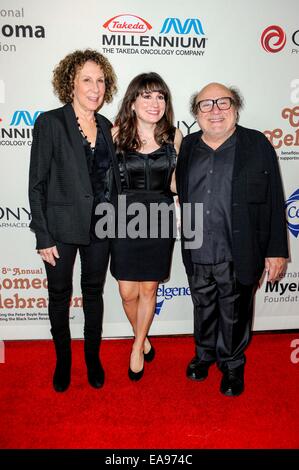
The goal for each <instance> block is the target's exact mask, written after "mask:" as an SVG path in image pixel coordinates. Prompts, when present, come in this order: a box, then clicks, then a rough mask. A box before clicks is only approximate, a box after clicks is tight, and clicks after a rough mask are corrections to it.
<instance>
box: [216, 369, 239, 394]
mask: <svg viewBox="0 0 299 470" xmlns="http://www.w3.org/2000/svg"><path fill="white" fill-rule="evenodd" d="M243 391H244V366H239V367H236V368H235V369H227V370H225V371H224V372H223V377H222V380H221V384H220V392H221V393H223V395H226V396H227V397H237V396H238V395H241V393H242V392H243Z"/></svg>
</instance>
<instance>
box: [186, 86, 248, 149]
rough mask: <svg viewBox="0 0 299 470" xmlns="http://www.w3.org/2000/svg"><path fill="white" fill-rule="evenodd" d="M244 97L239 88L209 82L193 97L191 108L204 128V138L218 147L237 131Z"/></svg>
mask: <svg viewBox="0 0 299 470" xmlns="http://www.w3.org/2000/svg"><path fill="white" fill-rule="evenodd" d="M241 106H242V99H241V97H240V95H239V93H238V91H237V90H235V89H233V88H229V87H226V86H225V85H223V84H222V83H215V82H214V83H209V84H208V85H206V86H205V87H204V88H202V89H201V90H200V91H199V92H198V93H196V94H195V95H194V97H193V101H192V103H191V109H192V112H193V114H194V116H195V117H196V120H197V122H198V125H199V127H200V128H201V130H202V139H203V140H204V141H205V142H206V143H207V144H208V145H210V146H211V147H212V148H218V146H219V145H221V144H222V143H223V142H225V141H226V140H227V139H228V138H229V137H230V136H231V135H232V134H233V133H234V131H235V129H236V123H237V120H238V117H239V113H238V111H239V109H240V107H241Z"/></svg>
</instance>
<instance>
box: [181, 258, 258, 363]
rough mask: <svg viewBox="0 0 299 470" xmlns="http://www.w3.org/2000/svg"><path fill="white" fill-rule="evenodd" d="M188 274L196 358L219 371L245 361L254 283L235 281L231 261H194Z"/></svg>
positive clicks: (254, 288)
mask: <svg viewBox="0 0 299 470" xmlns="http://www.w3.org/2000/svg"><path fill="white" fill-rule="evenodd" d="M193 267H194V272H193V275H192V276H189V277H188V280H189V285H190V291H191V296H192V301H193V305H194V338H195V345H196V356H197V357H198V360H199V361H200V362H206V363H213V362H216V361H217V364H218V367H219V368H220V369H221V370H222V371H223V370H225V369H226V368H231V369H233V368H235V367H238V366H240V365H242V364H244V363H245V354H244V350H245V349H246V346H247V345H248V343H249V340H250V335H251V324H252V314H253V299H254V294H255V291H256V285H250V286H245V285H242V284H240V283H239V281H238V280H237V278H236V273H235V270H234V266H233V263H232V262H225V263H220V264H215V265H203V264H194V265H193Z"/></svg>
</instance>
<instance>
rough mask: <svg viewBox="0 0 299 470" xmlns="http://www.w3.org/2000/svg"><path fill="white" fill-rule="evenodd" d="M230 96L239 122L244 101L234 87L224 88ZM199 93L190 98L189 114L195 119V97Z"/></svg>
mask: <svg viewBox="0 0 299 470" xmlns="http://www.w3.org/2000/svg"><path fill="white" fill-rule="evenodd" d="M226 88H227V89H228V90H229V91H230V93H231V95H232V99H233V104H234V107H235V109H236V111H237V121H238V120H239V117H240V116H239V111H240V110H241V109H243V107H244V99H243V96H242V95H241V93H240V91H239V90H238V89H237V88H236V87H232V86H228V87H226ZM199 93H200V91H198V92H196V93H194V94H193V95H192V96H191V98H190V112H191V114H193V116H194V117H196V115H197V111H198V109H197V97H198V95H199Z"/></svg>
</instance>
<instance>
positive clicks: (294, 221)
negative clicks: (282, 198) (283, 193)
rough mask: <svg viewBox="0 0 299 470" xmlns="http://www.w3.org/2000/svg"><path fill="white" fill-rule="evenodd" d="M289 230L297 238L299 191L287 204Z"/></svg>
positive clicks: (298, 227) (298, 233)
mask: <svg viewBox="0 0 299 470" xmlns="http://www.w3.org/2000/svg"><path fill="white" fill-rule="evenodd" d="M285 207H286V210H287V225H288V229H289V231H290V232H291V234H292V235H294V237H295V238H297V237H298V235H299V189H297V190H296V191H295V192H294V193H293V194H291V196H290V197H289V199H288V200H287V201H286V203H285Z"/></svg>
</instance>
